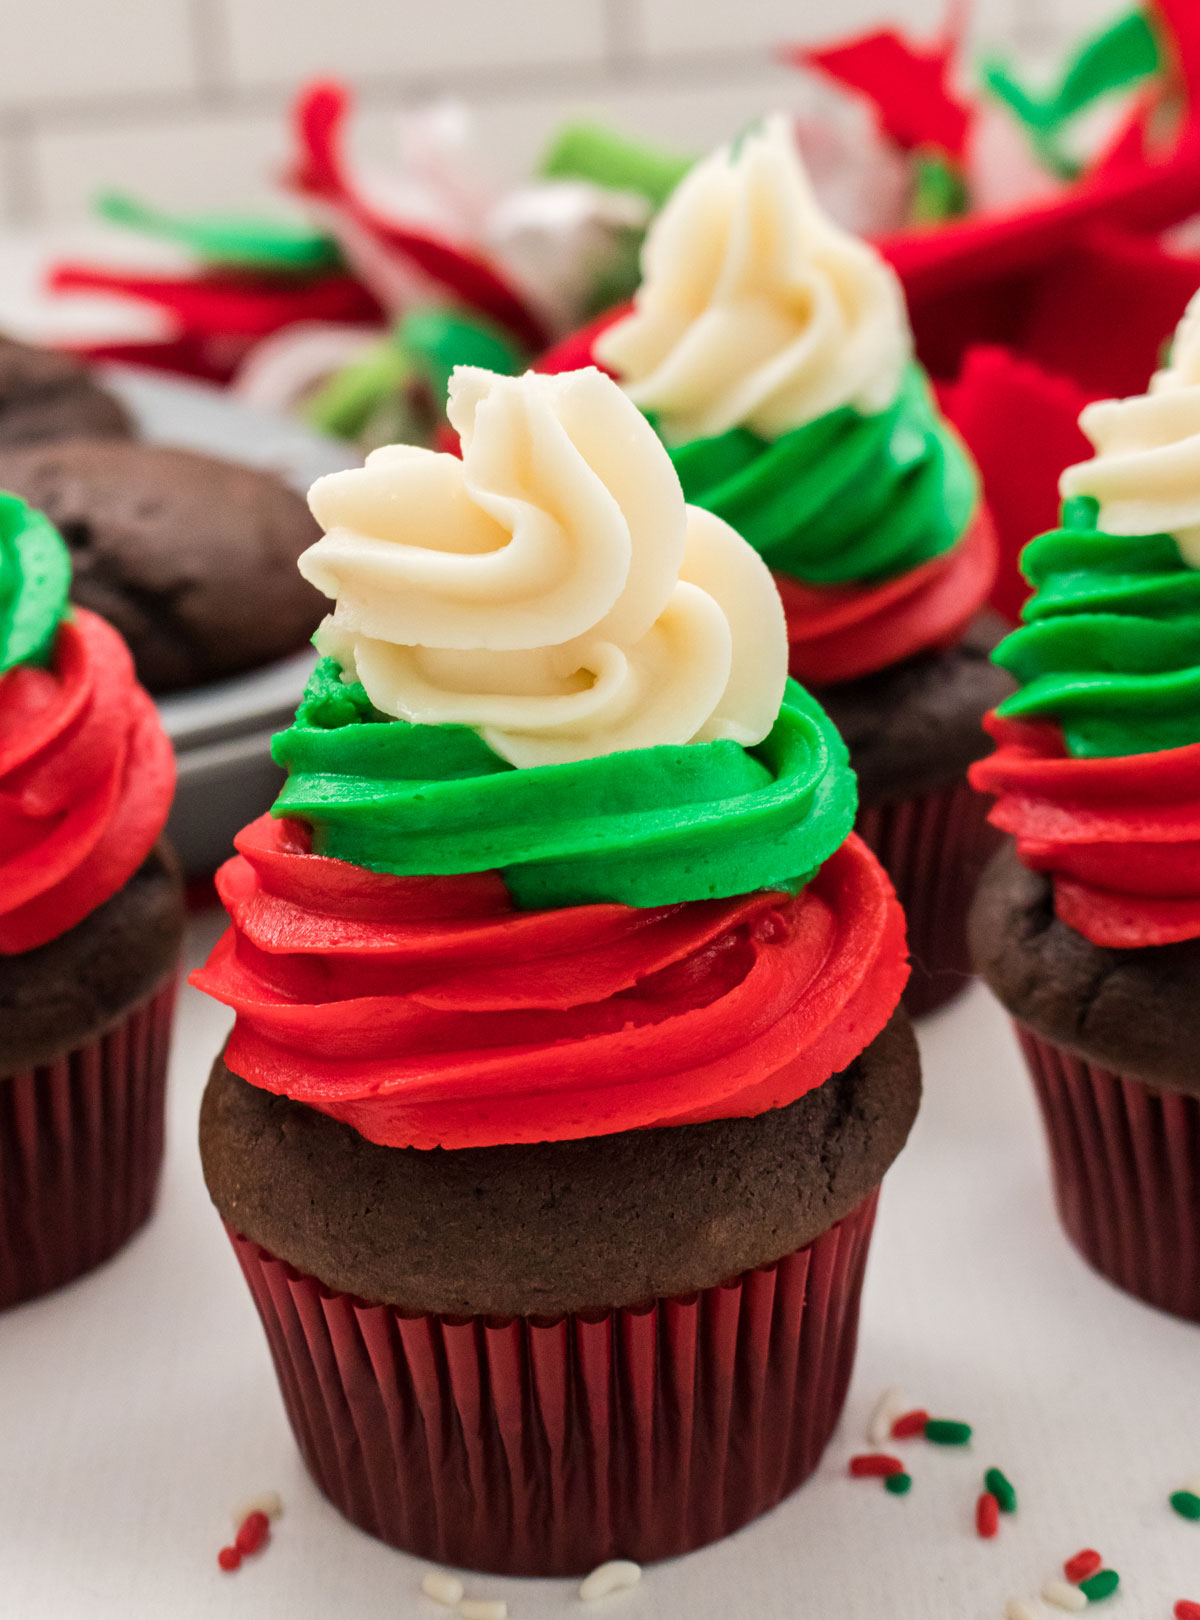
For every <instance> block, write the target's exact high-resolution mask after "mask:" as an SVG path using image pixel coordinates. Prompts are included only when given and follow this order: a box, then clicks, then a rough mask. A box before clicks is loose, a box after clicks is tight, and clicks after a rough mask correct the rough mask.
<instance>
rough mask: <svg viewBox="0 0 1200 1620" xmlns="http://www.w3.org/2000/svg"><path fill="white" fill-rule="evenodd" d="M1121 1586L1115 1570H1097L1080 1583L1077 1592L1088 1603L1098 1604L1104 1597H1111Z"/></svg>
mask: <svg viewBox="0 0 1200 1620" xmlns="http://www.w3.org/2000/svg"><path fill="white" fill-rule="evenodd" d="M1120 1584H1121V1577H1120V1576H1119V1575H1118V1574H1117V1572H1116V1570H1115V1569H1098V1570H1097V1571H1096V1573H1095V1574H1094V1575H1092V1576H1090V1577H1089V1578H1088V1579H1087V1580H1086V1581H1080V1583H1079V1590H1080V1591H1081V1592H1082V1593H1083V1595H1084V1597H1085V1598H1087V1600H1088V1602H1089V1603H1099V1602H1101V1600H1102V1599H1104V1598H1106V1597H1112V1595H1113V1593H1114V1592H1115V1591H1116V1589H1117V1587H1118V1586H1120Z"/></svg>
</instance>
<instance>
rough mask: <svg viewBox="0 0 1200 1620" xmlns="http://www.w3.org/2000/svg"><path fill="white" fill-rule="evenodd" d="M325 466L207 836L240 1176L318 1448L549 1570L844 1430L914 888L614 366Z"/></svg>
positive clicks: (752, 586) (211, 1112)
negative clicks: (281, 779) (863, 832)
mask: <svg viewBox="0 0 1200 1620" xmlns="http://www.w3.org/2000/svg"><path fill="white" fill-rule="evenodd" d="M449 413H450V417H451V420H452V421H453V423H454V425H455V427H456V429H457V430H458V432H459V434H460V435H461V439H462V444H463V459H462V460H461V461H459V460H458V459H457V458H455V457H453V456H449V455H435V454H433V453H432V452H429V451H422V450H415V449H409V448H406V447H403V446H396V447H392V448H390V449H387V450H382V451H378V452H376V453H375V454H374V455H372V456H371V457H370V458H369V459H368V462H367V465H366V467H365V468H363V469H361V470H356V471H354V472H349V473H342V474H336V475H334V476H333V477H331V478H326V479H322V480H321V481H320V482H319V483H318V484H317V485H316V486H315V487H314V489H313V491H312V496H311V501H312V506H313V510H314V512H315V513H316V515H317V518H318V520H319V521H320V523H321V525H322V527H323V528H324V529H325V530H326V534H325V538H324V539H322V540H321V541H319V542H318V543H317V544H316V545H315V546H314V547H313V548H312V549H311V550H310V551H309V552H308V553H307V554H306V556H305V558H304V559H303V562H302V568H303V571H304V572H305V574H306V575H307V577H308V578H310V579H311V580H313V582H314V583H316V584H317V585H318V586H319V587H320V588H321V589H322V590H324V591H325V592H326V593H327V594H328V595H329V596H331V597H332V598H333V599H334V600H335V603H336V606H335V609H334V611H333V613H332V614H331V616H330V617H329V619H327V620H326V622H325V624H324V626H323V627H322V630H321V632H320V633H319V636H318V645H319V648H320V650H321V652H322V654H323V658H322V661H321V663H320V665H319V667H318V669H317V672H316V674H315V675H314V677H313V680H312V682H311V684H310V686H309V689H308V692H307V694H306V696H305V699H304V702H303V703H302V704H301V707H300V710H299V712H298V714H297V718H296V723H295V725H294V726H293V727H292V729H291V730H290V731H288V732H285V733H284V734H283V735H282V736H281V737H279V738H277V739H276V748H275V752H276V758H277V759H278V760H279V761H280V763H281V764H283V765H284V766H285V767H286V769H287V771H288V781H287V784H286V786H285V788H284V790H283V792H282V794H281V796H280V799H279V801H278V803H277V804H276V806H275V811H274V814H273V815H271V816H266V817H263V818H262V820H261V821H258V822H256V823H254V824H253V825H252V826H250V827H248V828H247V829H246V830H245V832H244V833H243V834H242V835H241V837H240V838H239V839H238V849H239V854H238V856H237V858H236V859H235V860H233V861H231V862H230V863H229V864H228V865H227V866H226V867H225V868H224V869H223V871H222V872H221V874H220V875H219V879H218V882H219V887H220V890H221V894H222V897H223V899H224V900H225V903H226V905H227V907H228V908H229V912H230V916H231V918H232V927H231V929H230V930H229V932H228V933H227V935H226V936H225V938H224V939H223V940H222V942H221V943H220V944H219V945H218V947H217V949H216V951H215V952H214V954H213V956H212V958H211V960H210V962H209V964H208V966H207V967H206V968H205V969H204V970H203V971H202V972H201V973H200V974H199V975H198V976H197V982H198V983H199V984H200V985H201V987H202V988H204V989H206V990H207V991H208V992H209V993H210V994H212V995H215V996H216V997H218V998H219V999H220V1000H222V1001H224V1002H225V1003H227V1004H228V1005H229V1006H231V1007H232V1008H233V1009H234V1010H235V1012H236V1015H237V1016H236V1022H235V1025H234V1030H233V1033H232V1035H231V1037H230V1041H229V1044H228V1047H227V1049H226V1051H225V1053H224V1055H223V1057H222V1058H221V1059H220V1060H218V1062H217V1064H216V1067H215V1069H214V1071H213V1076H212V1079H211V1081H210V1084H209V1088H208V1091H207V1093H206V1097H205V1103H204V1110H203V1117H202V1121H201V1149H202V1154H203V1158H204V1166H205V1174H206V1177H207V1181H208V1185H209V1189H210V1191H211V1193H212V1196H213V1199H214V1202H215V1203H216V1205H217V1208H218V1209H219V1211H220V1213H221V1215H222V1217H223V1219H224V1221H225V1223H226V1225H227V1226H228V1228H229V1230H230V1232H231V1235H232V1237H233V1241H234V1245H235V1248H236V1250H237V1252H238V1256H239V1259H240V1260H241V1263H242V1266H243V1269H244V1272H245V1275H246V1278H247V1281H248V1282H249V1285H250V1287H251V1290H252V1292H253V1294H254V1297H255V1300H256V1303H257V1305H258V1308H259V1311H260V1313H261V1315H262V1318H263V1322H264V1326H265V1328H266V1331H267V1336H268V1339H269V1341H270V1344H271V1349H272V1354H273V1356H274V1358H275V1363H276V1367H277V1370H278V1373H279V1378H280V1383H281V1387H282V1390H283V1393H284V1399H285V1401H286V1403H287V1407H288V1411H289V1415H290V1417H291V1420H292V1424H293V1427H294V1429H295V1432H296V1436H297V1439H298V1441H299V1444H300V1446H301V1449H302V1451H303V1453H304V1456H305V1459H306V1461H307V1463H308V1466H309V1468H310V1469H311V1471H312V1473H313V1475H314V1477H315V1478H316V1480H317V1482H318V1484H319V1485H320V1486H321V1488H322V1490H324V1491H325V1492H326V1494H327V1495H328V1496H329V1497H330V1498H331V1499H332V1500H333V1501H334V1502H335V1503H336V1504H337V1506H338V1507H340V1508H341V1509H342V1511H343V1512H344V1513H346V1514H347V1515H348V1516H349V1517H350V1518H351V1519H353V1520H354V1521H355V1522H356V1523H358V1524H359V1525H361V1526H363V1527H364V1528H365V1529H367V1530H369V1531H371V1532H372V1533H374V1534H376V1535H378V1536H381V1537H383V1538H384V1539H386V1540H388V1541H391V1542H393V1543H394V1544H396V1545H397V1546H400V1547H404V1548H407V1549H409V1550H411V1551H413V1552H417V1553H420V1554H423V1555H425V1556H428V1557H430V1558H434V1559H437V1560H439V1561H443V1562H449V1563H452V1564H459V1565H466V1566H471V1567H476V1568H486V1569H495V1570H508V1571H513V1572H519V1573H542V1574H550V1573H568V1572H572V1571H579V1570H584V1569H587V1568H589V1567H591V1566H592V1565H594V1564H596V1563H598V1562H600V1561H601V1560H603V1559H606V1558H608V1557H611V1556H615V1555H618V1554H620V1555H623V1556H627V1557H633V1558H638V1559H650V1558H662V1557H667V1556H670V1555H672V1554H675V1553H680V1552H683V1551H686V1550H687V1549H688V1548H691V1547H695V1546H699V1545H701V1544H702V1543H704V1542H706V1541H711V1540H713V1539H715V1538H716V1537H718V1536H721V1535H724V1534H726V1533H728V1532H729V1531H730V1530H732V1529H734V1528H736V1526H738V1525H740V1524H743V1523H745V1522H746V1521H747V1520H748V1519H751V1518H753V1517H754V1516H755V1515H756V1514H758V1513H761V1512H762V1511H764V1510H765V1509H766V1508H768V1507H770V1506H771V1505H773V1504H774V1503H775V1502H777V1501H778V1500H779V1499H780V1498H781V1497H782V1496H783V1495H785V1494H786V1493H787V1492H788V1491H790V1490H792V1489H793V1488H794V1487H795V1486H796V1485H797V1484H799V1482H800V1481H801V1480H802V1479H803V1478H804V1477H805V1476H806V1475H807V1474H808V1473H809V1472H810V1471H811V1469H812V1468H813V1467H814V1466H815V1464H816V1461H817V1459H818V1457H819V1456H820V1453H821V1450H822V1448H823V1446H824V1445H825V1442H826V1440H827V1439H828V1437H829V1434H830V1432H831V1431H832V1428H833V1425H834V1423H835V1422H836V1420H837V1415H838V1412H839V1410H840V1407H841V1404H842V1401H843V1398H844V1395H845V1390H846V1385H847V1381H848V1378H849V1374H850V1368H851V1363H852V1359H853V1352H854V1342H855V1332H856V1325H857V1314H858V1298H859V1290H860V1287H861V1281H862V1272H863V1266H864V1263H865V1259H866V1250H867V1243H868V1240H869V1235H870V1230H871V1225H872V1220H873V1216H874V1209H875V1200H876V1195H877V1191H878V1188H879V1184H880V1181H881V1179H882V1177H883V1174H884V1171H885V1170H886V1168H887V1166H888V1165H889V1164H890V1162H891V1160H892V1159H893V1158H894V1156H895V1154H896V1153H897V1152H898V1151H899V1150H900V1148H901V1146H902V1145H903V1142H904V1139H905V1136H906V1134H907V1131H908V1128H909V1125H910V1123H911V1120H912V1118H913V1114H914V1111H915V1108H916V1102H917V1093H918V1087H919V1081H918V1073H917V1062H916V1053H915V1047H914V1044H913V1041H912V1037H911V1032H910V1030H909V1028H908V1024H907V1021H906V1019H905V1017H904V1014H903V1013H902V1012H899V1011H897V1010H896V1009H897V1004H898V1001H899V998H900V994H901V991H902V988H903V984H904V980H905V977H906V973H907V967H906V961H905V947H904V934H903V918H902V916H901V913H900V910H899V907H898V906H897V904H896V901H895V897H894V895H893V893H892V890H891V886H890V884H889V883H888V881H887V878H886V876H885V874H884V873H883V871H882V869H881V867H880V866H879V864H878V862H877V861H876V859H875V857H874V856H873V855H872V854H871V853H870V851H869V850H868V849H867V848H866V846H865V845H864V844H863V843H862V842H861V841H860V840H859V839H858V838H857V837H855V836H854V834H853V833H852V831H851V828H852V824H853V819H854V812H855V792H854V780H853V775H852V773H851V771H850V769H849V767H848V764H847V759H846V753H845V749H844V747H843V745H842V744H841V742H840V740H839V738H838V736H837V733H836V731H835V730H834V728H833V726H832V724H831V723H830V721H829V720H828V718H827V717H826V716H825V714H824V713H823V711H822V710H821V709H820V707H819V706H818V705H817V704H816V703H815V702H814V701H813V699H812V698H810V697H809V696H808V695H807V694H806V693H804V692H803V691H802V690H801V689H800V688H799V687H798V686H796V685H795V684H794V683H791V682H789V681H788V680H787V668H786V665H787V643H786V636H785V629H784V620H783V613H782V610H781V608H780V605H779V601H778V597H777V596H776V594H775V591H774V588H773V586H772V584H771V579H770V575H769V573H768V571H767V569H766V568H765V567H764V565H763V563H762V562H761V560H760V559H759V558H758V557H757V556H756V554H755V553H754V551H753V550H752V549H751V548H750V547H749V546H747V545H746V544H745V543H744V542H743V541H742V540H741V539H740V538H739V537H738V536H737V535H736V534H735V533H734V531H733V530H732V529H730V528H729V526H728V525H727V524H725V523H724V522H723V521H721V520H720V519H719V518H716V517H714V516H712V515H711V514H709V513H707V512H703V511H701V510H698V509H696V508H692V507H688V506H686V505H685V503H684V501H683V498H682V494H681V492H680V488H679V482H678V479H677V478H676V476H675V473H674V471H673V469H672V467H671V463H670V460H669V458H668V457H667V455H666V454H665V452H664V451H663V449H662V447H661V445H660V444H659V442H658V440H657V439H656V437H655V435H654V434H653V432H652V431H651V429H650V428H649V426H648V425H647V424H646V422H645V420H644V419H643V418H642V416H641V415H640V414H639V413H638V411H637V410H636V408H635V407H634V406H633V405H632V404H631V403H630V402H629V400H628V399H627V398H625V396H624V395H623V394H622V393H621V391H620V390H619V389H618V388H617V387H616V386H615V385H614V384H613V383H612V382H611V381H609V380H607V379H605V378H604V377H603V376H601V375H600V374H599V373H598V372H596V371H594V370H587V371H581V372H577V373H573V374H567V375H563V376H559V377H538V376H534V375H527V376H525V377H523V378H500V377H496V376H493V375H491V374H490V373H486V372H479V371H470V370H460V371H458V372H456V373H455V377H454V381H453V384H452V388H451V396H450V404H449Z"/></svg>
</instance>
